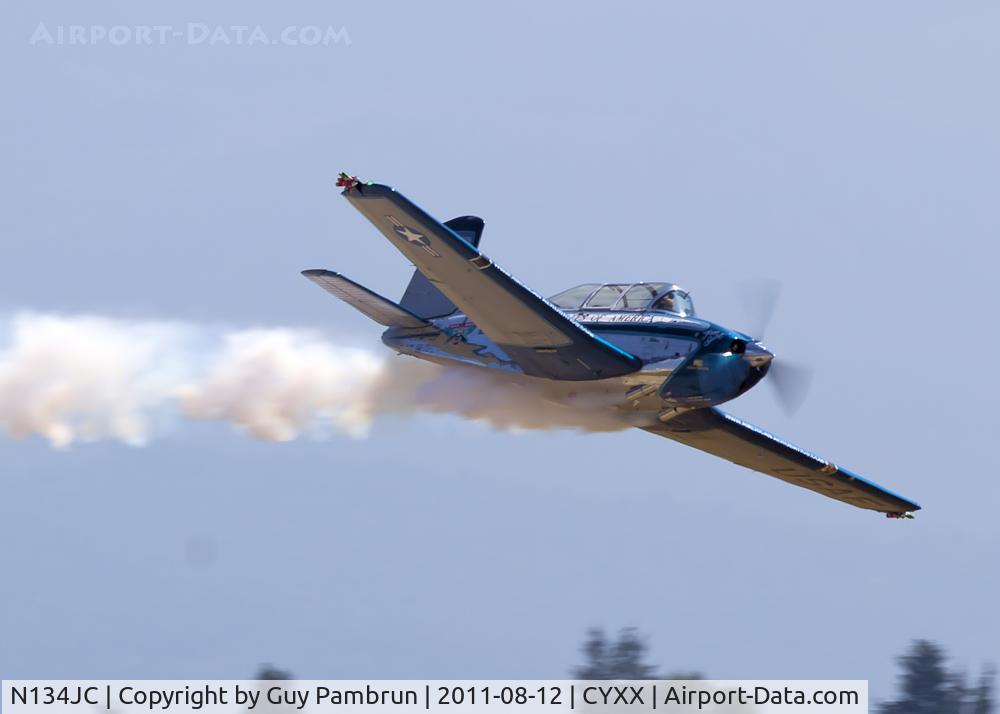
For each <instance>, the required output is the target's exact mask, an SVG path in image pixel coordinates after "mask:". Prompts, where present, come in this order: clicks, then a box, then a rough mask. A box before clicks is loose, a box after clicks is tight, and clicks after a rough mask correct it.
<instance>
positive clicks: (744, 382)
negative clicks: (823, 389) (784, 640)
mask: <svg viewBox="0 0 1000 714" xmlns="http://www.w3.org/2000/svg"><path fill="white" fill-rule="evenodd" d="M337 186H338V187H341V188H343V192H342V195H343V196H344V197H345V198H346V199H347V200H348V201H349V202H350V203H351V205H352V206H354V208H356V209H357V210H358V211H359V212H360V213H361V214H362V215H363V216H364V217H365V218H367V219H368V220H369V221H371V223H372V224H373V225H374V226H375V227H376V228H377V229H378V230H379V231H380V232H381V233H382V234H383V235H384V236H385V237H386V238H388V239H389V241H390V242H391V243H392V244H393V245H394V246H395V247H396V248H397V249H399V251H400V252H401V253H402V254H403V255H404V256H405V257H406V258H407V259H408V260H409V261H410V262H411V263H412V264H413V265H414V267H415V268H416V270H415V272H414V274H413V277H412V278H411V280H410V283H409V285H408V286H407V288H406V291H405V292H404V294H403V296H402V298H401V300H400V301H399V302H398V303H396V302H393V301H392V300H389V299H387V298H385V297H383V296H381V295H379V294H377V293H375V292H373V291H371V290H369V289H368V288H366V287H364V286H362V285H360V284H358V283H356V282H354V281H352V280H350V279H348V278H346V277H344V276H343V275H341V274H339V273H336V272H333V271H330V270H321V269H313V270H304V271H302V274H303V275H304V276H305V277H307V278H309V279H310V280H312V281H313V282H314V283H316V284H318V285H319V286H320V287H322V288H324V289H325V290H326V291H327V292H329V293H331V294H333V295H334V296H336V297H338V298H340V299H341V300H343V301H344V302H346V303H348V304H349V305H351V306H352V307H354V308H356V309H357V310H359V311H360V312H362V313H363V314H364V315H366V316H367V317H369V318H371V319H372V320H374V321H375V322H378V323H380V324H382V325H384V326H385V327H387V328H388V329H387V330H386V331H385V332H384V333H383V335H382V342H383V343H384V344H385V345H386V346H388V347H390V348H391V349H393V350H395V351H397V352H399V353H402V354H406V355H411V356H413V357H417V358H419V359H423V360H428V361H431V362H435V363H438V364H443V365H455V364H464V365H474V366H476V367H478V368H481V369H487V370H492V371H494V372H495V373H497V374H500V375H502V376H503V377H504V378H505V379H509V380H510V381H511V382H514V383H517V384H520V385H523V386H526V387H528V388H529V389H532V390H534V391H535V392H537V394H538V395H539V396H540V397H541V398H544V399H550V400H553V401H556V402H558V403H561V404H565V405H569V406H572V405H574V404H588V405H593V404H595V403H600V404H603V405H606V406H607V407H608V408H610V409H614V410H616V413H620V414H621V415H622V416H623V418H624V419H625V420H626V421H627V422H628V423H629V424H631V425H634V426H636V427H638V428H640V429H643V430H645V431H647V432H649V433H652V434H656V435H658V436H663V437H666V438H668V439H672V440H674V441H678V442H680V443H682V444H686V445H688V446H692V447H694V448H696V449H700V450H701V451H705V452H707V453H709V454H713V455H715V456H719V457H722V458H724V459H727V460H729V461H732V462H733V463H736V464H739V465H740V466H744V467H746V468H748V469H752V470H754V471H758V472H760V473H763V474H767V475H768V476H773V477H776V478H778V479H781V480H782V481H785V482H787V483H790V484H793V485H795V486H800V487H802V488H806V489H809V490H811V491H815V492H817V493H820V494H822V495H824V496H828V497H830V498H833V499H836V500H838V501H842V502H844V503H847V504H850V505H852V506H855V507H857V508H862V509H868V510H871V511H877V512H881V513H884V514H885V515H886V517H888V518H912V517H913V515H912V514H913V512H914V511H917V510H919V509H920V506H919V505H917V504H916V503H914V502H913V501H910V500H908V499H906V498H904V497H902V496H899V495H897V494H895V493H892V492H891V491H889V490H887V489H885V488H883V487H881V486H879V485H877V484H875V483H873V482H871V481H868V480H866V479H864V478H862V477H861V476H859V475H857V474H855V473H853V472H852V471H849V470H847V469H846V468H843V467H842V466H839V465H837V464H835V463H833V462H831V461H828V460H827V459H825V458H823V457H821V456H818V455H816V454H814V453H812V452H810V451H807V450H805V449H802V448H799V447H798V446H795V445H794V444H791V443H789V442H788V441H785V440H784V439H781V438H779V437H777V436H775V435H774V434H771V433H770V432H768V431H765V430H764V429H761V428H759V427H756V426H754V425H752V424H750V423H748V422H745V421H743V420H742V419H739V418H737V417H735V416H733V415H731V414H728V413H726V412H723V411H722V410H720V409H719V408H718V405H720V404H723V403H725V402H728V401H730V400H732V399H734V398H736V397H738V396H740V395H741V394H743V393H745V392H747V391H748V390H749V389H751V388H752V387H753V386H754V385H756V384H757V383H758V382H760V381H761V380H762V379H763V378H764V377H765V375H767V374H768V371H769V370H770V369H771V368H772V366H774V360H775V355H774V353H773V352H771V351H770V350H768V349H767V348H766V347H765V346H764V345H763V344H762V343H761V342H760V340H759V338H755V337H753V336H751V335H748V334H745V333H743V332H739V331H737V330H733V329H729V328H726V327H723V326H722V325H719V324H716V323H714V322H710V321H708V320H705V319H702V318H700V317H698V316H697V315H696V314H695V309H694V303H693V301H692V299H691V296H690V294H688V293H687V292H686V291H685V290H684V289H683V288H681V287H679V286H678V285H675V284H674V283H670V282H637V283H585V284H583V285H578V286H576V287H572V288H569V289H568V290H564V291H563V292H560V293H558V294H557V295H554V296H552V297H550V298H548V299H545V298H543V297H541V296H540V295H538V294H537V293H535V292H533V291H532V290H530V289H529V288H528V287H526V286H525V285H523V284H522V283H520V282H518V281H517V280H516V279H515V278H514V277H513V276H511V275H510V273H508V272H506V271H505V270H503V269H502V268H500V267H499V266H498V265H497V264H496V263H494V262H493V260H491V259H490V258H489V257H487V256H486V255H485V254H484V253H482V252H481V251H480V250H479V242H480V238H481V237H482V234H483V227H484V222H483V220H482V219H481V218H478V217H476V216H460V217H458V218H453V219H451V220H448V221H445V222H444V223H439V222H438V221H437V220H436V219H434V218H433V217H432V216H430V215H429V214H428V213H427V212H425V211H424V210H423V209H421V208H420V207H419V206H417V205H416V204H414V203H413V202H411V201H410V200H409V199H407V198H406V197H405V196H403V195H402V194H401V193H399V192H398V191H396V190H395V189H393V188H391V187H389V186H385V185H382V184H377V183H372V182H362V181H360V180H358V179H357V178H356V177H354V176H351V175H349V174H346V173H341V174H340V176H339V178H338V181H337ZM772 379H773V377H772Z"/></svg>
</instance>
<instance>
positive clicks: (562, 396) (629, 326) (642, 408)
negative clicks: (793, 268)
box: [382, 308, 773, 423]
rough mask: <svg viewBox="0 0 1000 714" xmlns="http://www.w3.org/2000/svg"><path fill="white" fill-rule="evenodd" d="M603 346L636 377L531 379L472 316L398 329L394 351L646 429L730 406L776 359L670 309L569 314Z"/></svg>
mask: <svg viewBox="0 0 1000 714" xmlns="http://www.w3.org/2000/svg"><path fill="white" fill-rule="evenodd" d="M563 312H564V314H566V315H567V316H568V317H570V318H572V319H573V320H575V321H577V322H578V323H579V324H580V325H582V326H583V327H585V328H587V329H588V330H590V331H591V332H592V333H594V334H595V335H597V336H598V337H600V338H601V339H603V340H606V341H607V342H610V343H611V344H613V345H614V346H616V347H618V348H619V349H622V350H624V351H626V352H628V353H629V354H632V355H634V356H635V357H637V358H639V360H640V361H641V363H642V366H641V367H640V368H639V369H638V370H636V371H635V372H632V373H630V374H626V375H623V376H619V377H614V378H610V379H596V380H588V381H586V382H559V381H557V380H549V379H542V378H538V377H529V376H526V375H524V374H523V371H522V370H521V368H520V367H518V365H517V364H516V363H515V362H514V361H513V360H512V359H510V357H509V356H508V355H507V354H506V353H505V352H504V350H503V347H502V346H501V345H498V344H496V343H495V342H494V341H493V340H491V339H490V338H489V337H488V336H487V335H486V334H485V333H484V332H483V331H482V330H481V329H479V327H478V326H477V325H476V324H475V323H474V322H472V321H471V320H470V319H469V318H468V317H467V316H465V315H464V314H462V313H459V312H456V313H453V314H451V315H447V316H445V317H440V318H434V319H430V320H429V322H430V323H431V324H432V325H433V329H431V328H421V329H406V328H395V327H394V328H390V329H389V330H387V331H386V332H385V333H384V334H383V336H382V340H383V342H384V343H385V344H386V345H387V346H389V347H391V348H392V349H394V350H396V351H398V352H401V353H404V354H408V355H412V356H414V357H418V358H420V359H425V360H429V361H432V362H437V363H439V364H446V365H447V364H464V365H471V366H474V367H479V368H483V369H489V370H493V371H494V372H495V373H497V374H498V375H503V376H504V377H505V378H508V379H510V381H512V382H516V383H519V384H524V385H528V386H529V387H531V388H533V389H535V390H537V391H538V392H539V393H540V394H541V395H542V396H544V397H546V398H548V399H551V400H554V401H558V402H561V403H566V404H573V403H580V404H586V405H587V406H599V405H600V406H606V407H609V408H617V409H624V410H628V411H629V412H630V413H631V414H632V415H633V416H634V419H633V421H636V422H637V423H641V422H643V421H651V420H655V419H657V418H663V416H664V415H669V414H671V413H678V412H680V411H683V410H687V409H692V408H698V407H707V406H713V405H716V404H721V403H723V402H726V401H729V400H730V399H733V398H735V397H737V396H739V395H740V394H743V393H744V392H746V391H747V390H748V389H750V388H751V387H753V386H754V385H755V384H756V383H757V382H759V381H760V379H761V378H762V377H763V376H764V375H765V374H766V373H767V370H768V367H769V366H770V360H771V358H772V357H773V355H772V354H771V353H770V352H768V351H767V350H766V349H765V348H764V347H763V345H761V344H760V343H758V342H756V341H754V340H753V338H751V337H750V336H748V335H745V334H743V333H741V332H738V331H735V330H731V329H728V328H725V327H723V326H721V325H718V324H716V323H713V322H709V321H707V320H702V319H700V318H696V317H693V316H683V315H678V314H676V313H671V312H669V311H665V310H655V309H646V310H613V309H586V308H585V309H577V310H563Z"/></svg>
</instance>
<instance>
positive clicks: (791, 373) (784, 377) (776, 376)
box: [767, 359, 812, 416]
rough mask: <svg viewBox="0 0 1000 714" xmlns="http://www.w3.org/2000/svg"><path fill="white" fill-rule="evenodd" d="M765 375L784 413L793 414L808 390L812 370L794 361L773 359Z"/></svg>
mask: <svg viewBox="0 0 1000 714" xmlns="http://www.w3.org/2000/svg"><path fill="white" fill-rule="evenodd" d="M767 376H768V381H770V383H771V386H772V387H774V394H775V396H776V397H777V398H778V403H779V404H780V405H781V408H782V409H783V410H784V411H785V414H786V415H788V416H792V415H793V414H795V412H797V411H798V410H799V407H801V406H802V403H803V402H804V401H805V399H806V394H807V393H808V392H809V383H810V382H811V381H812V370H811V369H810V368H809V367H805V366H803V365H800V364H796V363H795V362H787V361H784V360H779V359H775V360H774V361H773V362H772V363H771V368H770V369H769V370H768V371H767Z"/></svg>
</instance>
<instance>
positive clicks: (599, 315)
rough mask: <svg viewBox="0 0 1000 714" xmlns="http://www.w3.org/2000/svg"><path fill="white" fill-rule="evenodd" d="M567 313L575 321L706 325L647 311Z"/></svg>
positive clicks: (697, 321)
mask: <svg viewBox="0 0 1000 714" xmlns="http://www.w3.org/2000/svg"><path fill="white" fill-rule="evenodd" d="M567 315H569V317H571V318H573V319H574V320H576V321H577V322H589V323H599V324H605V323H612V322H613V323H619V324H622V325H680V326H684V327H688V328H691V329H695V330H704V329H705V327H706V325H705V324H704V323H702V322H701V321H700V320H690V319H688V318H685V317H671V316H670V315H663V314H658V313H648V312H575V313H567Z"/></svg>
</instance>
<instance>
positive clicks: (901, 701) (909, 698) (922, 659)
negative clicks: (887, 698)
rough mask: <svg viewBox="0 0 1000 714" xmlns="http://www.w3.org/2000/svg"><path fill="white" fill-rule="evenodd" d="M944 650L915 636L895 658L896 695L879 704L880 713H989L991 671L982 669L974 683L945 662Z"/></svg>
mask: <svg viewBox="0 0 1000 714" xmlns="http://www.w3.org/2000/svg"><path fill="white" fill-rule="evenodd" d="M946 661H947V657H946V656H945V652H944V650H943V649H942V648H941V647H940V646H939V645H936V644H934V643H933V642H930V641H928V640H916V641H915V642H914V643H913V644H912V645H911V646H910V649H909V651H908V652H907V653H906V654H904V655H903V656H902V657H900V658H899V665H900V667H901V668H902V670H903V671H902V674H901V675H900V678H899V698H898V699H897V700H896V701H893V702H886V703H884V704H882V706H881V707H880V708H879V711H880V712H881V713H882V714H993V712H995V711H996V708H995V704H994V697H993V681H994V677H995V673H994V671H993V670H992V669H991V668H987V669H986V670H984V671H983V673H982V675H981V676H980V678H979V681H978V683H977V685H976V686H975V687H972V688H968V687H966V686H965V678H964V677H963V676H961V675H960V674H958V673H956V672H952V671H950V670H949V669H948V668H947V666H946Z"/></svg>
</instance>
